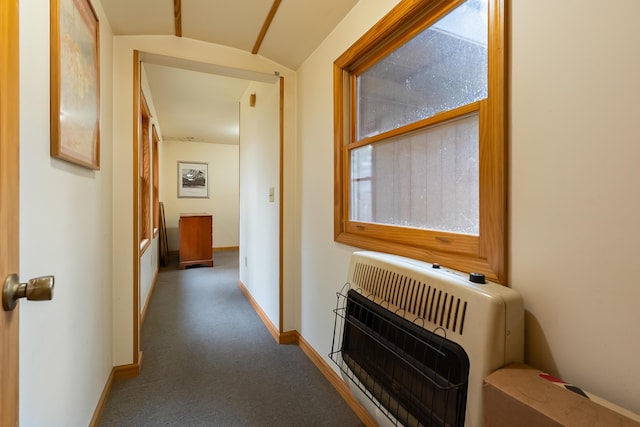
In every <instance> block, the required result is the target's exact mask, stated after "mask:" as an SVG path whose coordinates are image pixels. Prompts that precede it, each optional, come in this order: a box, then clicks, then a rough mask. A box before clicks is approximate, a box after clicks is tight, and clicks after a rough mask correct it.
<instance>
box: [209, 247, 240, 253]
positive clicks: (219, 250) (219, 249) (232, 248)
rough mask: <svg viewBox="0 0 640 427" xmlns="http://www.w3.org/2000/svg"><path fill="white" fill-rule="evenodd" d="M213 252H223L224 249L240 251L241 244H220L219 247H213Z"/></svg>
mask: <svg viewBox="0 0 640 427" xmlns="http://www.w3.org/2000/svg"><path fill="white" fill-rule="evenodd" d="M211 249H212V250H213V252H222V251H239V250H240V246H219V247H217V248H211Z"/></svg>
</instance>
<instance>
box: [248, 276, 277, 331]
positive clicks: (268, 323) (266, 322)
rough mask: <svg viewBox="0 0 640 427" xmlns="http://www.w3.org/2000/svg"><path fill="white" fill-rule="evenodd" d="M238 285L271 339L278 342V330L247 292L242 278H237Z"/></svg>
mask: <svg viewBox="0 0 640 427" xmlns="http://www.w3.org/2000/svg"><path fill="white" fill-rule="evenodd" d="M238 287H239V288H240V290H241V291H242V293H243V294H244V296H245V298H247V300H248V301H249V304H251V307H253V309H254V310H255V312H256V313H257V314H258V316H259V317H260V319H261V320H262V323H264V326H266V327H267V330H268V331H269V333H270V334H271V336H272V337H273V339H275V340H276V342H277V343H280V331H279V330H278V328H276V326H275V325H274V324H273V323H272V322H271V320H269V316H267V313H265V312H264V310H263V309H262V307H260V305H259V304H258V303H257V302H256V300H255V299H253V296H252V295H251V293H250V292H249V289H247V287H246V286H245V285H244V283H242V280H238Z"/></svg>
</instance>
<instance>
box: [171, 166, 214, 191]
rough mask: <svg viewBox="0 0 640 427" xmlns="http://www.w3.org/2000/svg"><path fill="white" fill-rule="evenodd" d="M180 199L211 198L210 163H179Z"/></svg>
mask: <svg viewBox="0 0 640 427" xmlns="http://www.w3.org/2000/svg"><path fill="white" fill-rule="evenodd" d="M178 198H204V199H207V198H209V163H206V162H185V161H181V160H179V161H178Z"/></svg>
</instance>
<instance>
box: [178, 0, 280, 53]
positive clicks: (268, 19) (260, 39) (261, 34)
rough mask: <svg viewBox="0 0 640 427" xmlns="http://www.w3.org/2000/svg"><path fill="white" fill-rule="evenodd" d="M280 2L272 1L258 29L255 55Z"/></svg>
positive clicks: (253, 51) (278, 0)
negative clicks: (260, 28) (260, 27)
mask: <svg viewBox="0 0 640 427" xmlns="http://www.w3.org/2000/svg"><path fill="white" fill-rule="evenodd" d="M174 1H175V0H174ZM281 2H282V0H274V1H273V5H272V6H271V10H270V11H269V15H267V19H266V20H265V21H264V25H263V26H262V30H260V35H259V36H258V39H257V40H256V44H255V45H254V46H253V50H252V51H251V53H252V54H254V55H255V54H256V53H258V51H259V50H260V45H261V44H262V41H263V40H264V36H265V35H266V34H267V30H269V27H270V26H271V21H273V17H274V16H275V15H276V12H277V11H278V7H280V3H281Z"/></svg>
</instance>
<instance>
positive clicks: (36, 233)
mask: <svg viewBox="0 0 640 427" xmlns="http://www.w3.org/2000/svg"><path fill="white" fill-rule="evenodd" d="M92 3H93V5H94V8H95V10H96V13H97V14H98V18H99V19H100V41H101V45H100V80H101V81H100V83H101V90H100V101H101V102H100V146H101V156H100V158H101V167H100V170H99V171H91V170H88V169H84V168H81V167H79V166H75V165H72V164H70V163H67V162H63V161H61V160H57V159H53V158H51V157H50V156H49V89H50V88H49V7H48V3H47V4H46V5H43V2H41V1H38V0H21V1H20V62H21V63H20V91H21V94H20V104H21V105H20V134H21V147H20V184H21V188H20V277H21V279H23V280H27V279H29V278H32V277H35V276H41V275H46V274H53V275H55V289H54V296H53V300H52V301H49V302H43V303H40V302H24V301H23V302H21V303H20V305H21V307H20V323H21V326H20V424H21V425H22V426H45V425H65V426H86V425H88V423H89V421H90V420H91V417H92V416H93V411H94V410H95V408H96V405H97V402H98V399H99V397H100V394H101V393H102V391H103V389H104V386H105V383H106V380H107V378H108V376H109V373H110V372H111V368H112V366H113V360H112V332H113V331H112V304H111V285H112V249H113V246H112V230H113V226H112V210H111V195H112V185H111V183H112V175H113V173H112V171H113V158H112V151H111V149H112V123H113V116H112V111H113V99H112V91H113V85H112V77H113V74H112V73H113V72H112V54H113V46H112V32H111V29H110V27H109V24H108V22H107V20H106V18H105V16H104V13H103V11H102V6H101V4H100V2H99V1H98V0H94V1H93V2H92Z"/></svg>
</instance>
